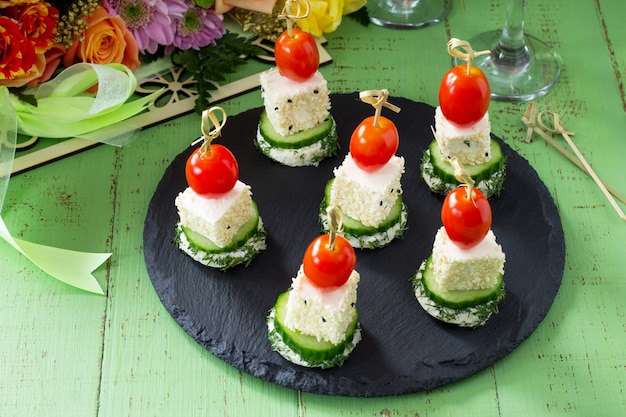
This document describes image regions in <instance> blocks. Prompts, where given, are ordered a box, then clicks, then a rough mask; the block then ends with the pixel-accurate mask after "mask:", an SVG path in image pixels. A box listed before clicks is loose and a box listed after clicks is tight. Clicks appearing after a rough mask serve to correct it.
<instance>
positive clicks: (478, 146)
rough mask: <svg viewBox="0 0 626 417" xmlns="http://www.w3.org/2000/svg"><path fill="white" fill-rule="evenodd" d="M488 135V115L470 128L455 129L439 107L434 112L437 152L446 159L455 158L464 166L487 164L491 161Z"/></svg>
mask: <svg viewBox="0 0 626 417" xmlns="http://www.w3.org/2000/svg"><path fill="white" fill-rule="evenodd" d="M490 133H491V124H490V122H489V113H485V115H484V116H483V118H482V119H481V120H479V121H478V122H477V123H475V124H473V125H471V126H467V127H457V126H454V125H453V124H452V123H450V122H449V121H448V120H447V119H446V117H445V116H444V115H443V112H442V111H441V107H437V109H436V110H435V138H436V139H437V144H438V145H439V152H441V155H443V156H444V157H446V158H450V159H451V158H454V157H456V158H457V159H458V160H459V162H460V163H461V164H464V165H476V164H482V163H485V162H488V161H489V160H490V159H491V155H490V154H489V150H490V146H491V136H490Z"/></svg>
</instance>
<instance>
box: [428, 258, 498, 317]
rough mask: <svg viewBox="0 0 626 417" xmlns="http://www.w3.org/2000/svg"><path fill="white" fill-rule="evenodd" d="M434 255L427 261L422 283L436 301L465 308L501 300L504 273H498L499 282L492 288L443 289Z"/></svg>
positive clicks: (429, 296) (443, 304)
mask: <svg viewBox="0 0 626 417" xmlns="http://www.w3.org/2000/svg"><path fill="white" fill-rule="evenodd" d="M431 258H432V257H429V258H428V259H427V260H426V261H425V265H424V270H423V271H422V284H423V286H424V292H425V293H426V295H427V296H428V298H430V299H431V300H433V301H434V302H435V303H437V304H439V305H441V306H445V307H449V308H452V309H464V308H468V307H474V306H477V305H480V304H485V303H487V302H489V301H492V300H499V299H501V298H502V297H503V295H504V285H503V283H504V280H503V276H502V274H499V275H498V282H497V284H496V285H494V286H493V287H491V288H485V289H476V290H452V291H446V290H443V289H441V287H440V286H439V284H437V281H436V280H435V274H434V269H433V266H432V259H431Z"/></svg>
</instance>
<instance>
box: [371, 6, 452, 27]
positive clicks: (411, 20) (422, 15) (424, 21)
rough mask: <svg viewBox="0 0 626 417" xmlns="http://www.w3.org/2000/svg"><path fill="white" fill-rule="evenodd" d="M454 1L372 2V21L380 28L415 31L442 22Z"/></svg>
mask: <svg viewBox="0 0 626 417" xmlns="http://www.w3.org/2000/svg"><path fill="white" fill-rule="evenodd" d="M451 4H452V0H370V1H368V3H367V11H368V13H369V16H370V21H371V22H372V23H374V24H376V25H378V26H384V27H390V28H396V29H415V28H421V27H424V26H429V25H432V24H435V23H439V22H441V21H442V20H443V19H444V18H445V17H446V16H447V15H448V13H449V12H450V6H451Z"/></svg>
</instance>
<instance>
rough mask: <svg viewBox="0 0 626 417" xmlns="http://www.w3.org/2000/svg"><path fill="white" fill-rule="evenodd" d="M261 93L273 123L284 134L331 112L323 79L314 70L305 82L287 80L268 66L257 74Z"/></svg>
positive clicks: (297, 130)
mask: <svg viewBox="0 0 626 417" xmlns="http://www.w3.org/2000/svg"><path fill="white" fill-rule="evenodd" d="M260 81H261V95H262V97H263V101H264V104H265V111H266V113H267V117H268V118H269V120H270V122H272V126H273V127H274V129H275V130H276V132H278V133H279V134H281V135H283V136H288V135H292V134H294V133H297V132H300V131H303V130H307V129H311V128H312V127H315V126H317V125H318V124H320V123H322V122H323V121H325V120H326V119H328V116H329V114H330V97H329V91H328V86H327V85H326V80H325V79H324V77H323V76H322V74H321V73H320V72H319V71H317V72H316V73H315V74H314V75H313V76H312V77H311V78H309V79H308V80H306V81H304V82H298V81H293V80H290V79H289V78H287V77H284V76H282V75H281V74H280V72H279V71H278V68H271V69H269V70H267V71H263V72H262V73H261V75H260Z"/></svg>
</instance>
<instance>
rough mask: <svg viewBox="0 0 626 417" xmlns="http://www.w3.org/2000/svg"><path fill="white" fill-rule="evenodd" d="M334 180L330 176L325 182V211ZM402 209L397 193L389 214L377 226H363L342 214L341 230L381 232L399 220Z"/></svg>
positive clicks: (352, 233) (357, 234) (372, 233)
mask: <svg viewBox="0 0 626 417" xmlns="http://www.w3.org/2000/svg"><path fill="white" fill-rule="evenodd" d="M334 181H335V179H334V178H331V179H330V180H329V181H328V183H326V188H325V189H324V203H323V209H324V211H326V207H327V206H328V202H329V201H330V191H331V188H332V185H333V182H334ZM402 210H403V202H402V194H398V198H397V199H396V202H395V203H394V205H393V207H391V211H390V212H389V215H388V216H387V217H386V218H385V220H383V222H382V223H381V224H379V225H378V226H365V225H364V224H363V223H361V222H360V221H358V220H356V219H354V218H352V217H350V216H346V215H345V214H344V216H343V231H344V232H345V233H347V234H350V235H354V236H369V235H374V234H376V233H379V232H383V231H385V230H387V229H389V228H390V227H392V226H393V225H395V224H396V223H398V222H399V221H400V216H401V215H402Z"/></svg>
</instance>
